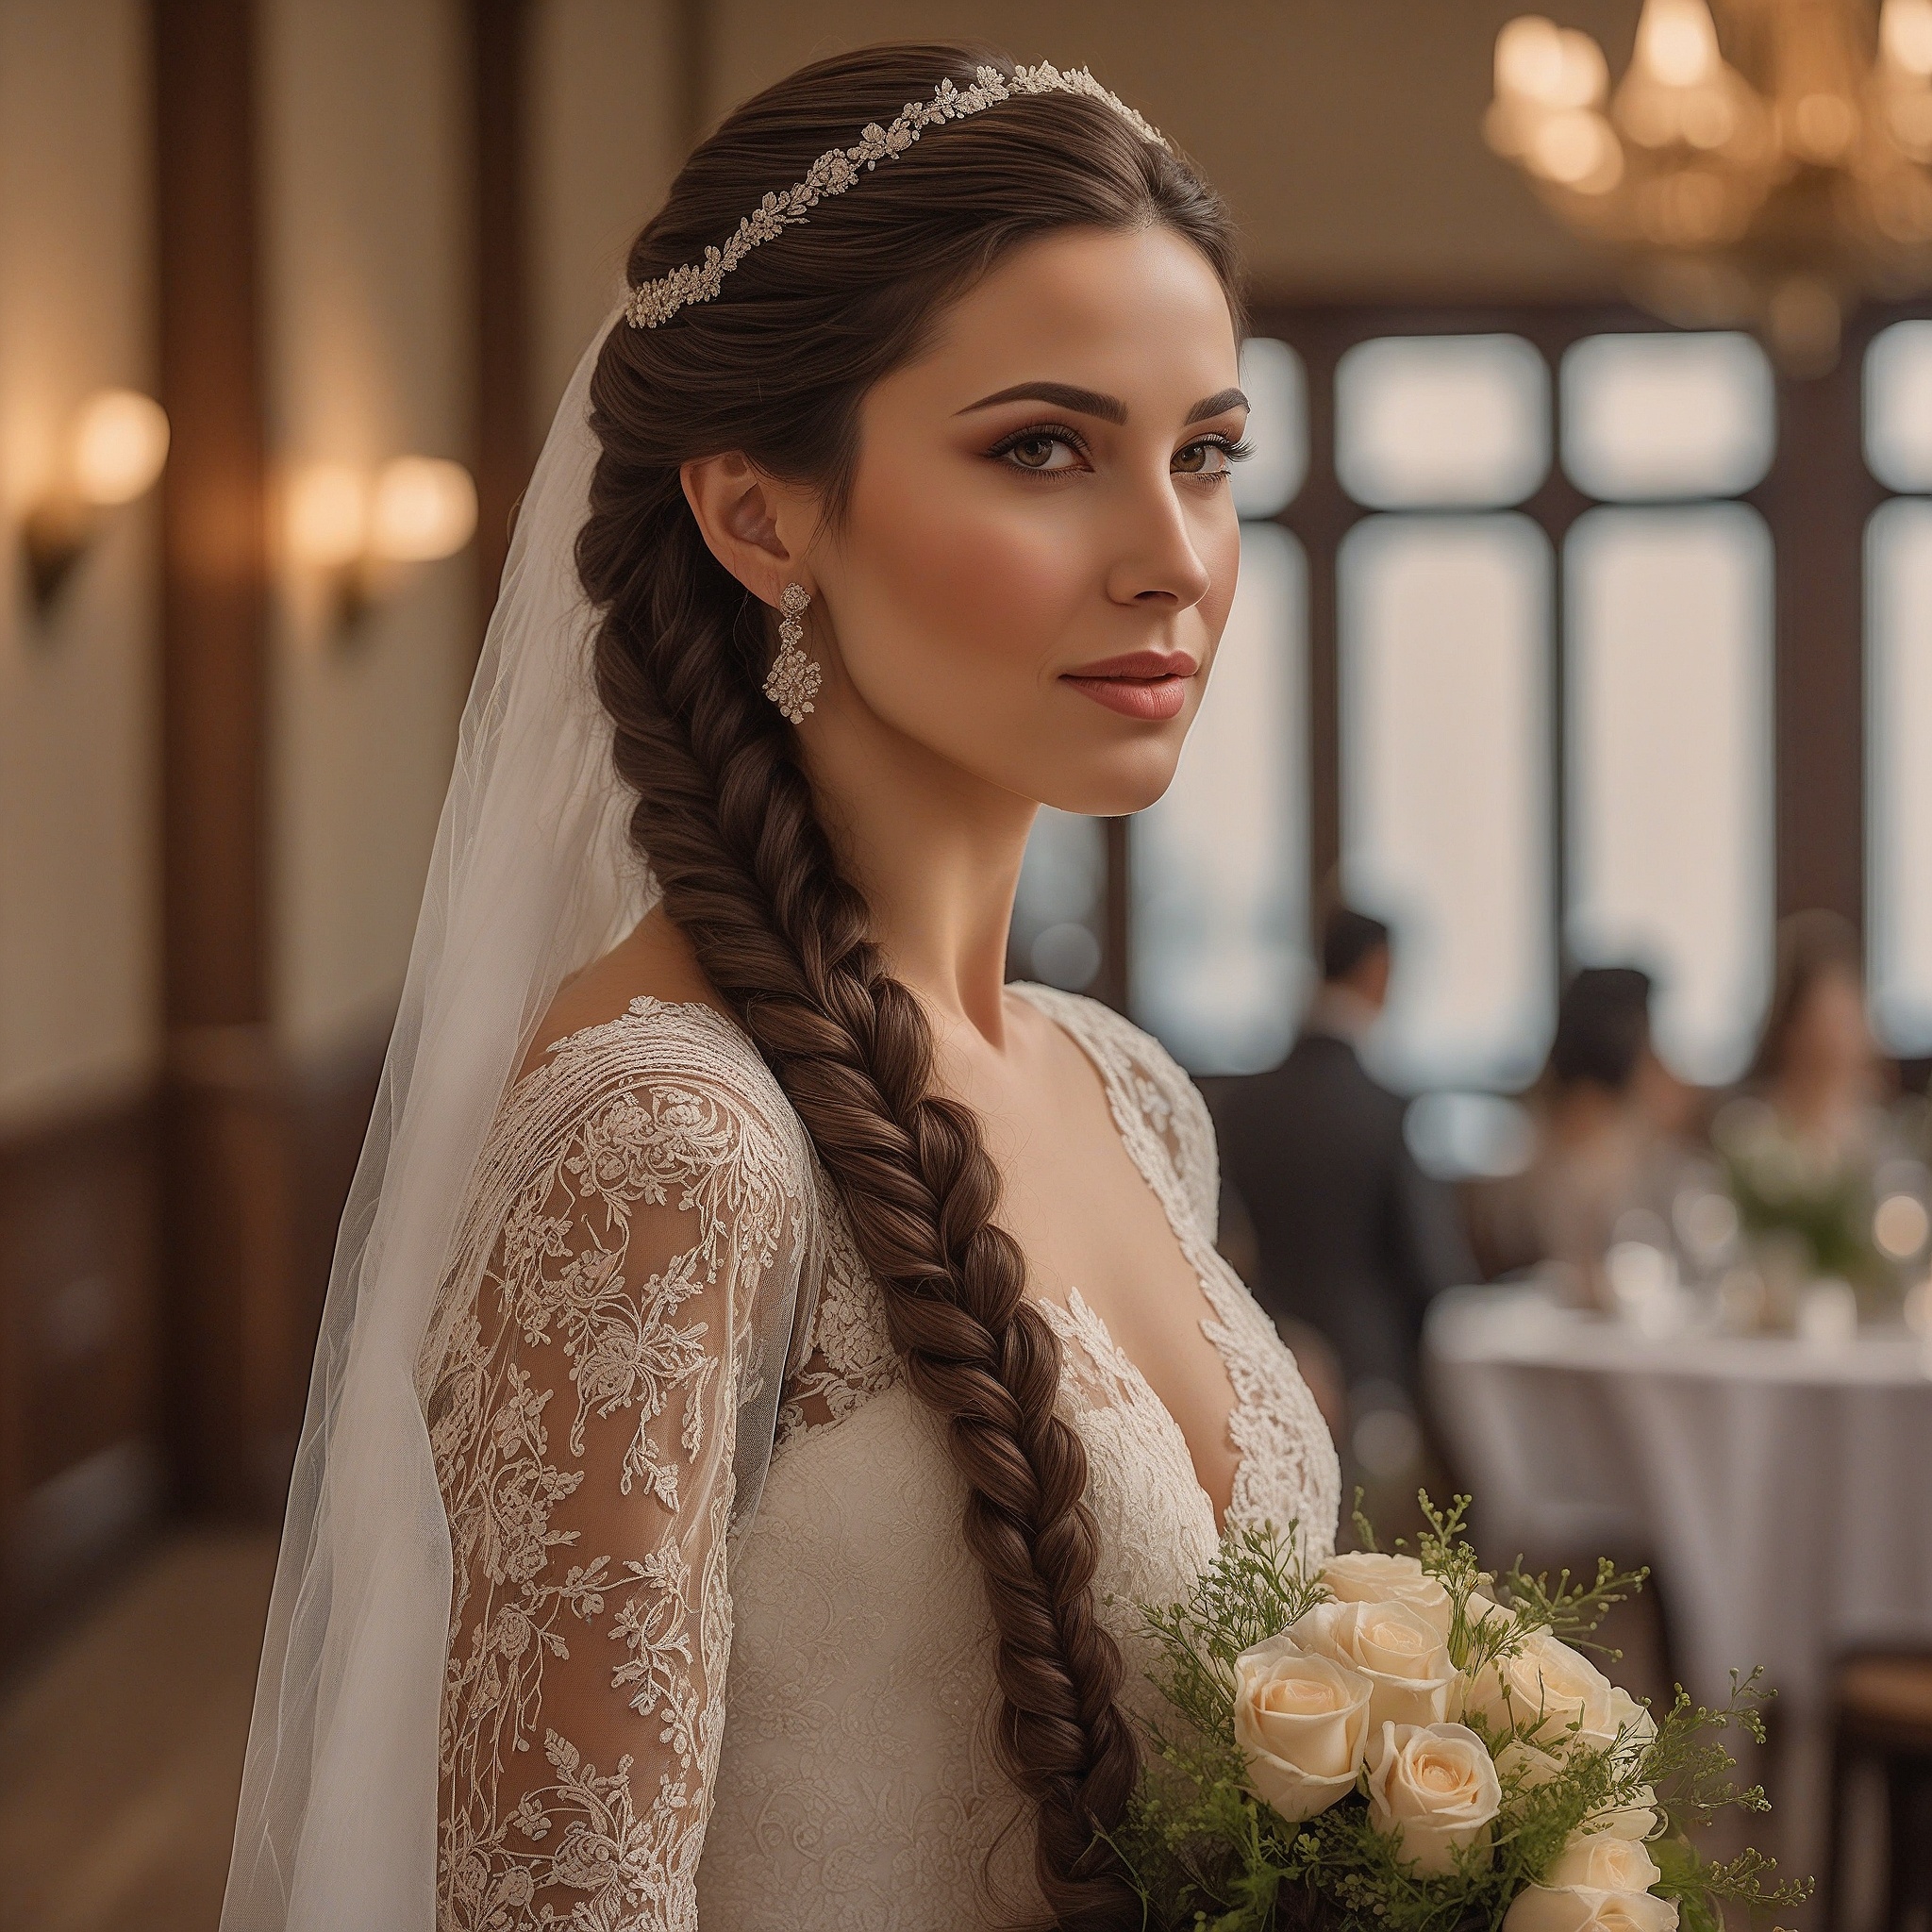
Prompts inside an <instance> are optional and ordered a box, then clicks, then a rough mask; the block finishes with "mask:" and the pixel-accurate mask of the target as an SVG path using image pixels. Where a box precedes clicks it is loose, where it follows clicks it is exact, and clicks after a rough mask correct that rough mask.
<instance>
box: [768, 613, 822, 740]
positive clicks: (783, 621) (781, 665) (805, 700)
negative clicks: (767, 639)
mask: <svg viewBox="0 0 1932 1932" xmlns="http://www.w3.org/2000/svg"><path fill="white" fill-rule="evenodd" d="M810 602H811V592H810V591H808V590H807V589H806V588H805V586H804V585H803V584H787V585H786V586H785V594H784V596H782V597H781V598H780V599H779V600H778V603H779V608H781V609H782V610H783V611H784V613H785V614H784V615H783V616H782V617H781V618H779V620H778V644H779V649H778V655H777V656H776V657H775V658H773V659H772V668H771V670H770V671H768V672H767V673H766V674H765V695H766V696H767V697H768V698H770V699H771V701H772V702H773V703H774V705H776V706H777V708H779V710H781V711H782V712H784V714H785V715H786V717H788V718H790V719H791V722H792V723H793V724H804V723H805V714H806V713H807V712H808V710H810V709H811V701H812V699H813V698H815V697H817V696H818V694H819V686H820V685H822V684H824V681H825V674H824V672H823V671H821V670H820V669H819V667H818V665H817V664H816V663H815V662H814V661H813V660H812V659H811V658H808V657H807V656H806V655H805V653H804V651H802V650H801V649H800V648H799V641H800V640H801V639H802V638H803V637H804V636H805V625H804V624H803V623H802V622H801V621H800V617H801V613H802V612H803V611H804V609H805V607H806V606H807V605H808V604H809V603H810Z"/></svg>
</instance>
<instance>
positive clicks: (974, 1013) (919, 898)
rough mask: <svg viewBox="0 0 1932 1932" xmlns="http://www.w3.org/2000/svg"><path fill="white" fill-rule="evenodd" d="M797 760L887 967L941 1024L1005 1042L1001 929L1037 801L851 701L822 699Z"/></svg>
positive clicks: (1008, 918)
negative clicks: (820, 713) (868, 914)
mask: <svg viewBox="0 0 1932 1932" xmlns="http://www.w3.org/2000/svg"><path fill="white" fill-rule="evenodd" d="M814 723H815V724H819V728H818V729H817V730H814V731H809V732H808V733H807V735H806V736H807V749H806V760H805V761H806V770H807V773H808V775H809V777H810V779H811V784H812V791H813V793H814V796H815V798H816V801H817V804H818V808H819V813H820V816H821V818H822V819H823V821H824V825H825V829H826V832H827V833H828V835H829V836H830V838H831V840H832V842H833V846H834V848H835V850H836V851H837V852H838V855H839V861H840V864H841V867H842V868H843V869H844V871H845V874H846V876H847V877H848V878H850V879H851V880H852V881H853V883H854V884H855V885H857V886H858V889H859V891H862V892H863V893H864V894H865V900H866V904H867V906H868V907H869V908H871V911H872V925H873V937H874V939H875V940H876V941H878V943H879V945H880V947H881V949H882V950H883V951H884V953H885V956H886V958H887V961H888V963H889V964H890V965H891V970H892V973H893V974H894V975H895V976H896V977H897V978H899V979H901V980H903V981H904V982H905V983H906V984H907V985H908V986H909V987H910V988H911V989H912V991H914V992H916V993H917V994H918V995H919V996H920V1000H921V1002H922V1004H923V1005H924V1007H925V1008H926V1010H927V1013H928V1014H929V1015H930V1017H931V1018H932V1020H933V1023H934V1024H935V1026H936V1027H937V1028H939V1029H940V1030H941V1032H944V1031H949V1030H951V1029H952V1028H953V1027H955V1026H959V1025H966V1026H971V1027H972V1028H973V1029H974V1031H975V1032H977V1033H978V1034H980V1035H981V1036H982V1037H983V1038H984V1039H985V1040H986V1041H988V1042H989V1043H990V1044H991V1045H993V1046H995V1047H998V1046H1002V1045H1004V1044H1005V1037H1006V1020H1005V1013H1006V1001H1005V994H1004V988H1005V985H1006V977H1007V936H1008V928H1009V927H1010V925H1011V924H1012V916H1013V894H1014V891H1016V889H1017V888H1018V885H1019V880H1020V861H1021V859H1022V858H1023V857H1024V853H1025V849H1026V836H1027V833H1028V832H1029V831H1030V830H1031V829H1032V825H1033V819H1034V814H1035V812H1036V811H1037V810H1038V807H1037V806H1036V805H1035V804H1034V802H1033V801H1032V800H1031V799H1029V798H1024V797H1022V796H1021V795H1020V794H1019V793H1017V792H1013V791H1006V790H1005V789H1004V788H1002V787H1000V786H997V785H992V784H990V783H988V782H987V781H986V780H984V779H981V778H977V777H974V775H973V774H971V773H969V772H966V771H964V770H962V769H961V768H960V767H959V766H958V765H957V764H954V763H952V762H951V761H950V760H948V759H946V758H941V757H940V756H939V755H938V754H936V753H935V752H933V751H932V750H930V749H929V748H928V747H926V746H924V745H922V744H918V743H916V742H914V741H912V740H910V739H908V738H907V737H906V736H905V735H904V734H903V733H901V732H899V731H896V730H894V729H893V728H892V727H891V725H889V724H886V723H885V722H884V721H882V720H881V719H879V718H877V717H876V716H874V715H873V714H871V713H870V712H866V711H862V710H861V709H860V708H858V707H848V706H839V707H837V708H829V707H828V708H827V709H826V712H825V715H824V719H823V722H822V723H821V722H820V721H817V720H815V721H814Z"/></svg>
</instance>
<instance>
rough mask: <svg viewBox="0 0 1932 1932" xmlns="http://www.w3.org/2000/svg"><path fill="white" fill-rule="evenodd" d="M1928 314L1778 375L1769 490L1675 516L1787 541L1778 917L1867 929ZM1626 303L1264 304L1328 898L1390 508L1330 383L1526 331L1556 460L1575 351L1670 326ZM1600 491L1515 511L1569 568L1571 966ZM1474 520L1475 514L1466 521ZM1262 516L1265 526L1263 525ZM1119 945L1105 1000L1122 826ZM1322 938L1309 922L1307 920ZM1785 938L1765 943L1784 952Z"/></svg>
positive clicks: (1905, 316) (1123, 895) (1555, 655)
mask: <svg viewBox="0 0 1932 1932" xmlns="http://www.w3.org/2000/svg"><path fill="white" fill-rule="evenodd" d="M1927 316H1932V305H1928V304H1926V303H1923V302H1921V303H1913V304H1885V305H1874V306H1872V307H1870V308H1866V309H1864V310H1862V311H1860V312H1859V313H1858V314H1857V315H1856V316H1854V317H1853V318H1852V319H1851V320H1850V322H1849V323H1848V325H1847V326H1846V329H1845V334H1844V342H1843V347H1842V352H1841V354H1840V358H1839V361H1838V364H1837V366H1836V367H1835V368H1834V369H1833V370H1832V371H1831V372H1830V373H1829V374H1828V375H1823V376H1818V377H1812V378H1807V379H1803V380H1796V379H1792V378H1790V377H1787V376H1783V375H1779V376H1777V377H1776V380H1775V388H1774V408H1775V410H1776V444H1775V449H1774V456H1773V459H1772V465H1771V468H1770V470H1769V472H1768V473H1767V474H1766V475H1765V476H1764V478H1763V479H1762V480H1761V481H1760V482H1759V483H1757V485H1756V486H1755V487H1754V488H1752V489H1750V490H1748V491H1740V492H1739V493H1738V494H1736V495H1735V496H1729V497H1722V498H1702V497H1693V498H1673V499H1669V502H1670V504H1671V506H1672V507H1674V508H1685V507H1690V506H1692V505H1698V504H1703V503H1706V502H1726V503H1742V504H1746V505H1749V506H1750V507H1751V508H1754V509H1755V510H1757V513H1758V514H1759V515H1760V516H1762V517H1763V519H1764V521H1765V525H1766V526H1767V528H1768V529H1769V531H1770V535H1771V541H1772V548H1773V573H1774V589H1773V666H1772V688H1773V698H1772V711H1773V724H1772V772H1773V779H1772V785H1773V838H1774V862H1773V870H1774V914H1775V916H1776V917H1778V918H1783V917H1785V916H1786V915H1787V914H1789V913H1791V912H1794V911H1798V910H1801V909H1803V908H1807V907H1811V906H1824V907H1828V908H1831V909H1832V910H1834V911H1837V912H1840V913H1841V914H1843V915H1844V916H1845V917H1846V918H1847V919H1849V920H1850V921H1851V922H1852V923H1853V924H1854V925H1855V926H1856V927H1857V928H1858V930H1859V931H1860V932H1861V933H1862V931H1863V929H1864V923H1865V891H1866V876H1865V858H1866V843H1865V783H1866V781H1865V742H1864V740H1865V635H1864V626H1865V596H1864V555H1865V530H1866V525H1867V523H1868V521H1869V519H1870V517H1871V514H1872V512H1873V511H1874V509H1875V508H1877V507H1878V505H1879V504H1881V503H1883V502H1885V501H1888V500H1889V499H1890V498H1891V497H1892V496H1894V495H1899V494H1913V493H1916V492H1900V491H1892V490H1890V489H1889V488H1887V487H1886V486H1884V485H1882V484H1880V483H1879V482H1878V481H1877V479H1876V478H1875V477H1874V476H1873V475H1871V474H1870V472H1869V471H1868V470H1867V469H1866V467H1865V459H1864V438H1863V422H1862V407H1861V406H1862V395H1863V374H1864V358H1865V351H1866V349H1867V348H1868V347H1869V345H1870V343H1871V341H1872V339H1873V338H1874V336H1875V335H1877V334H1878V333H1879V331H1880V330H1881V329H1884V328H1886V327H1888V326H1890V325H1891V324H1892V323H1894V322H1899V321H1904V320H1911V319H1921V318H1924V317H1927ZM1670 332H1672V330H1671V326H1670V325H1669V324H1667V323H1663V322H1660V321H1659V320H1657V318H1656V317H1655V316H1652V315H1649V314H1646V313H1645V312H1644V311H1642V310H1641V309H1638V308H1633V307H1631V306H1629V305H1627V304H1624V303H1618V302H1602V303H1560V304H1558V303H1551V304H1544V305H1522V304H1512V305H1501V304H1477V303H1466V304H1465V303H1456V304H1450V303H1443V304H1406V305H1382V304H1363V303H1346V304H1342V303H1306V302H1292V301H1286V300H1280V299H1267V298H1263V299H1260V300H1257V302H1255V303H1254V305H1253V308H1252V313H1251V315H1250V318H1249V333H1250V334H1253V335H1260V336H1274V337H1278V338H1279V339H1280V340H1281V341H1285V342H1287V343H1288V344H1289V345H1290V346H1291V348H1293V349H1294V350H1295V352H1296V353H1297V354H1298V355H1299V356H1300V357H1301V358H1302V362H1303V366H1304V369H1305V371H1306V374H1307V412H1308V415H1307V429H1308V466H1307V478H1306V480H1305V481H1304V483H1303V485H1302V488H1301V490H1300V491H1299V492H1298V493H1297V495H1296V497H1295V499H1294V501H1293V502H1292V503H1291V504H1290V505H1289V506H1288V507H1287V508H1285V509H1283V510H1282V511H1281V512H1280V513H1279V514H1278V515H1277V516H1275V517H1274V518H1273V519H1267V520H1265V521H1272V522H1274V523H1277V524H1279V525H1281V526H1282V527H1283V528H1284V529H1286V530H1288V531H1290V532H1291V534H1292V535H1293V536H1294V537H1295V539H1296V540H1297V541H1299V542H1300V544H1301V545H1302V548H1303V551H1304V553H1305V556H1306V558H1307V597H1308V607H1307V665H1308V723H1309V770H1308V788H1309V790H1308V800H1307V806H1308V839H1309V852H1308V858H1309V867H1308V878H1309V881H1310V891H1311V894H1312V896H1313V898H1314V900H1315V906H1313V907H1311V908H1310V911H1311V915H1312V914H1313V913H1314V911H1315V910H1316V909H1317V908H1319V906H1320V905H1321V903H1322V899H1323V894H1324V891H1332V885H1333V880H1334V878H1335V876H1336V874H1337V872H1338V869H1339V864H1340V860H1341V678H1340V671H1341V663H1340V632H1339V611H1338V600H1337V563H1338V558H1339V556H1340V553H1341V543H1342V541H1343V539H1344V538H1345V537H1346V536H1347V534H1348V532H1349V531H1350V530H1351V529H1353V528H1354V527H1355V525H1357V524H1358V523H1360V522H1362V521H1364V520H1365V519H1366V518H1368V517H1370V516H1374V515H1380V514H1384V512H1381V511H1376V510H1373V509H1368V508H1363V507H1362V506H1361V505H1358V504H1357V503H1355V502H1354V501H1353V500H1352V499H1351V498H1349V497H1348V496H1347V494H1346V493H1345V492H1344V491H1342V489H1341V482H1340V479H1339V478H1338V476H1337V475H1336V469H1335V373H1336V369H1337V366H1338V364H1339V363H1340V362H1341V358H1342V356H1343V355H1344V354H1346V352H1347V351H1348V350H1349V349H1351V348H1353V347H1354V346H1355V345H1356V344H1357V343H1358V342H1364V341H1372V340H1374V339H1376V338H1378V337H1384V336H1415V335H1491V334H1493V335H1515V336H1520V337H1522V338H1523V339H1524V340H1525V341H1528V342H1530V343H1531V344H1532V345H1533V346H1534V347H1536V348H1537V349H1538V350H1539V351H1540V352H1541V354H1542V356H1543V358H1544V360H1545V361H1546V363H1547V364H1548V366H1549V370H1550V378H1551V434H1552V448H1553V451H1558V450H1560V447H1561V441H1560V439H1561V431H1562V394H1561V385H1560V382H1559V381H1558V379H1557V378H1558V374H1559V371H1560V366H1561V360H1562V356H1563V352H1564V351H1565V350H1566V349H1567V348H1568V347H1569V346H1570V345H1571V344H1572V343H1573V342H1575V341H1580V340H1582V339H1583V338H1584V337H1587V336H1593V335H1604V334H1637V333H1670ZM1599 503H1600V500H1599V499H1597V498H1595V497H1592V496H1590V495H1588V494H1587V493H1586V492H1584V491H1580V490H1578V489H1577V488H1576V487H1575V486H1574V484H1572V483H1571V482H1570V481H1569V480H1568V478H1567V477H1566V476H1564V475H1563V474H1562V470H1561V466H1560V462H1559V461H1557V460H1555V459H1553V460H1552V463H1551V467H1550V473H1549V475H1548V476H1547V477H1546V478H1545V479H1544V481H1543V482H1542V483H1541V485H1540V486H1539V488H1538V489H1537V490H1536V491H1534V492H1533V493H1532V494H1531V495H1530V496H1529V497H1528V498H1527V499H1525V500H1524V502H1523V503H1521V504H1519V505H1515V506H1512V507H1511V508H1514V509H1516V510H1517V511H1518V512H1519V513H1520V514H1522V515H1524V516H1526V517H1528V518H1529V519H1530V520H1531V521H1532V522H1533V523H1535V524H1536V525H1538V526H1539V527H1541V529H1542V531H1543V532H1544V535H1545V536H1546V537H1547V539H1548V540H1549V541H1550V543H1551V546H1552V549H1553V551H1554V553H1555V557H1556V560H1557V568H1556V569H1555V570H1554V571H1553V573H1552V576H1551V597H1552V601H1553V607H1554V608H1552V610H1551V612H1550V630H1549V637H1550V651H1551V665H1550V672H1551V677H1550V695H1551V706H1550V727H1549V728H1550V730H1551V733H1552V735H1553V740H1554V741H1553V743H1552V745H1551V754H1552V758H1551V768H1552V794H1553V795H1552V797H1551V801H1550V806H1551V811H1552V834H1553V836H1552V841H1551V864H1552V866H1553V868H1554V870H1555V876H1554V878H1553V879H1552V881H1551V886H1552V891H1551V896H1550V906H1551V920H1552V930H1551V932H1550V934H1549V942H1550V944H1551V946H1552V947H1553V948H1554V957H1555V958H1556V959H1557V964H1558V967H1559V969H1560V967H1561V966H1562V964H1563V963H1564V959H1565V955H1564V951H1563V945H1562V931H1563V924H1564V919H1565V915H1566V912H1567V909H1568V878H1567V868H1568V853H1567V849H1566V848H1567V844H1568V838H1567V834H1568V825H1567V823H1566V818H1567V810H1568V806H1567V798H1566V792H1567V785H1566V757H1567V753H1566V748H1565V745H1564V742H1563V736H1564V702H1565V691H1564V677H1565V658H1566V649H1565V644H1566V640H1565V628H1564V612H1563V601H1564V595H1563V581H1564V576H1563V570H1562V547H1563V541H1564V539H1565V537H1566V536H1567V535H1568V533H1569V531H1570V529H1571V527H1572V526H1573V525H1574V524H1575V523H1576V521H1577V519H1578V518H1579V517H1581V516H1583V515H1584V514H1585V513H1586V512H1587V511H1589V510H1591V509H1594V508H1598V507H1599ZM1456 513H1457V514H1461V513H1462V512H1459V511H1458V512H1456ZM1257 521H1263V520H1260V519H1257ZM1108 852H1109V891H1108V931H1107V944H1106V947H1105V957H1104V961H1103V965H1102V968H1101V974H1100V977H1099V979H1098V981H1097V982H1096V984H1095V986H1094V989H1093V991H1095V992H1096V993H1098V994H1100V995H1101V996H1102V997H1104V998H1107V999H1109V1000H1111V1001H1112V1002H1114V1003H1115V1004H1117V1005H1119V1004H1124V1003H1125V999H1126V996H1127V992H1128V982H1129V977H1130V973H1131V963H1132V962H1131V960H1130V959H1129V958H1128V957H1127V930H1128V916H1127V913H1128V907H1127V894H1128V892H1129V891H1130V890H1131V880H1130V879H1129V877H1128V875H1127V862H1126V861H1127V834H1126V823H1125V821H1124V820H1116V821H1113V822H1111V823H1110V824H1109V827H1108ZM1311 930H1312V918H1311ZM1769 940H1770V935H1769V934H1767V935H1766V941H1767V943H1769Z"/></svg>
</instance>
